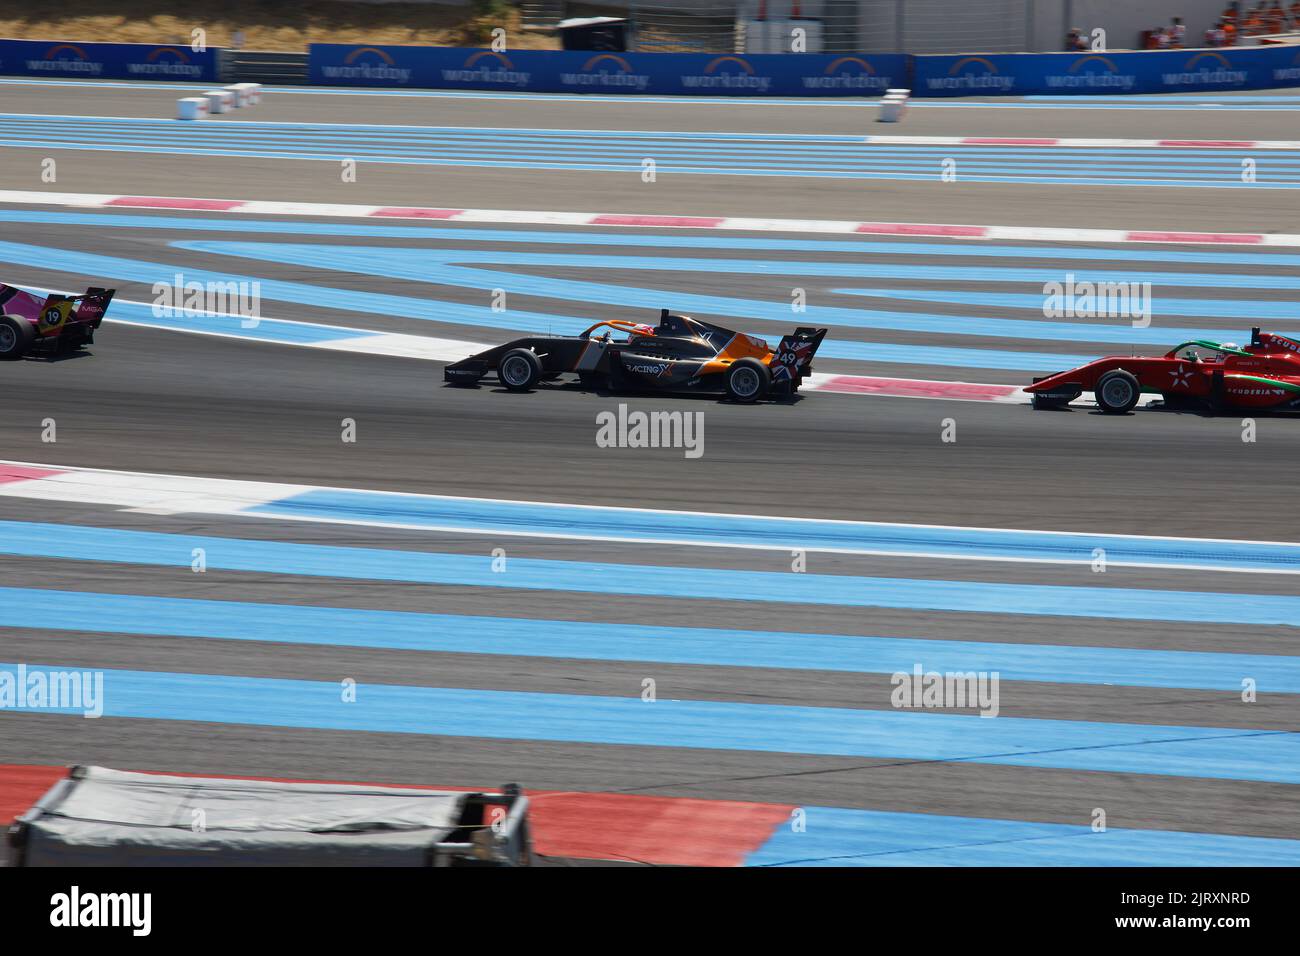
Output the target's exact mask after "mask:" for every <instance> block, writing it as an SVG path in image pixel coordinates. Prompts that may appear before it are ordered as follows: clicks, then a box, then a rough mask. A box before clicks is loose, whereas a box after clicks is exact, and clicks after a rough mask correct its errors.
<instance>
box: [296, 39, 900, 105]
mask: <svg viewBox="0 0 1300 956" xmlns="http://www.w3.org/2000/svg"><path fill="white" fill-rule="evenodd" d="M310 51H311V52H310V65H311V82H312V83H315V84H321V85H330V86H390V87H391V86H398V87H402V86H405V87H417V88H434V89H452V90H499V91H518V92H533V93H655V94H659V95H680V94H705V95H710V96H719V95H726V96H875V95H879V94H881V93H883V92H884V91H885V90H886V89H888V88H890V87H894V86H900V85H902V84H903V83H904V82H905V80H906V78H907V60H908V58H907V57H906V56H904V55H902V54H883V55H875V54H873V55H869V56H868V55H861V56H858V55H853V56H842V55H830V54H814V53H790V54H783V53H776V54H772V53H765V54H751V55H746V56H740V55H734V54H707V53H582V52H576V51H561V50H516V51H510V52H505V53H495V52H493V51H491V50H481V49H459V48H452V47H414V46H382V47H380V46H350V45H345V44H332V43H313V44H312V45H311V47H310Z"/></svg>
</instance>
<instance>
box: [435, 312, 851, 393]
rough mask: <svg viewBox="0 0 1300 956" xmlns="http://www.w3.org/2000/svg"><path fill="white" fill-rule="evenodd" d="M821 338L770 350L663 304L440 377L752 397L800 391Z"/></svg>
mask: <svg viewBox="0 0 1300 956" xmlns="http://www.w3.org/2000/svg"><path fill="white" fill-rule="evenodd" d="M601 329H604V331H603V332H601V331H600V330H601ZM825 337H826V330H825V329H813V328H797V329H795V330H794V332H792V333H790V334H789V335H787V336H785V337H784V338H782V339H781V342H780V344H779V345H777V347H776V348H775V349H773V348H772V347H771V346H770V345H768V344H767V342H766V341H765V340H764V339H762V338H760V337H759V336H757V335H749V334H747V333H745V332H733V331H731V330H730V329H724V328H722V327H721V326H718V325H712V324H710V323H708V322H701V321H699V320H698V319H692V318H690V317H688V316H685V315H673V314H671V313H670V312H669V311H668V310H667V309H664V310H663V311H661V312H660V313H659V324H658V325H642V324H640V323H637V322H626V321H623V320H620V319H612V320H610V321H608V322H597V323H596V324H595V325H593V326H592V327H591V328H589V329H587V330H586V331H585V332H583V333H582V334H580V335H569V336H529V337H527V338H522V339H515V340H514V341H513V342H507V343H506V344H505V345H498V346H497V347H496V348H491V349H488V350H487V351H485V352H480V353H478V354H477V355H471V356H470V357H469V358H467V359H463V360H462V361H459V362H455V363H453V364H451V365H448V366H447V368H446V369H445V371H444V373H443V378H444V380H445V381H447V382H449V383H451V384H453V385H474V384H476V383H477V382H478V381H479V379H481V378H482V377H483V376H484V375H487V374H488V373H489V372H495V373H496V376H497V380H498V381H499V382H500V383H501V384H502V385H504V386H505V387H506V388H508V389H509V390H510V391H512V392H526V391H529V390H530V389H532V388H533V387H534V386H536V385H537V383H538V382H541V381H549V380H554V379H558V378H559V377H560V376H561V375H564V374H566V373H571V374H574V375H577V376H578V379H579V380H580V381H581V382H583V383H584V384H586V385H591V386H594V387H597V388H606V389H609V390H610V391H615V392H628V391H673V392H725V393H726V394H727V395H728V396H730V397H731V398H732V399H733V400H735V401H738V402H756V401H758V400H759V399H761V398H763V397H764V396H766V395H793V394H794V393H795V392H796V391H798V390H799V385H800V383H801V382H802V381H803V379H804V376H806V375H807V374H808V373H809V372H810V371H811V370H812V358H813V355H815V354H816V352H817V349H818V347H819V346H820V345H821V343H822V339H823V338H825Z"/></svg>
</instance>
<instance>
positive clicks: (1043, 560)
mask: <svg viewBox="0 0 1300 956" xmlns="http://www.w3.org/2000/svg"><path fill="white" fill-rule="evenodd" d="M6 467H14V468H16V469H17V470H18V471H19V474H20V475H21V473H22V470H24V469H37V470H42V471H46V472H48V473H47V474H43V475H40V476H37V477H18V478H6V475H5V469H6ZM309 492H336V493H338V492H341V493H352V494H362V495H370V496H374V497H375V498H376V499H389V500H392V501H393V502H394V503H406V504H408V505H409V504H410V503H416V502H421V501H424V502H430V503H437V502H457V503H467V504H470V505H473V506H475V508H476V510H484V511H486V510H488V509H490V507H491V506H492V505H512V506H518V505H522V506H527V507H533V508H538V509H543V510H548V509H557V510H558V509H566V510H574V511H596V512H602V513H609V512H614V513H618V514H626V515H629V516H635V515H671V516H673V517H677V518H687V519H690V518H699V519H713V518H718V517H722V518H738V519H744V520H748V521H753V522H755V523H758V524H760V525H762V524H766V523H770V524H771V525H773V526H775V525H777V524H778V523H781V522H794V523H797V524H801V525H807V526H809V528H811V529H815V528H818V527H822V526H827V527H830V526H835V527H839V528H843V529H845V530H846V531H851V530H852V529H854V528H857V529H861V531H862V532H863V533H864V535H866V534H869V532H870V531H872V530H874V529H880V530H890V531H893V530H901V531H908V530H937V531H941V532H951V533H954V534H955V535H960V534H963V533H969V534H991V535H994V536H1001V537H1002V538H1003V539H1004V542H1005V544H1007V545H1010V544H1013V543H1014V541H1015V536H1017V535H1021V534H1030V535H1043V536H1046V537H1058V538H1075V539H1078V538H1080V537H1082V538H1086V539H1102V540H1106V541H1117V542H1124V541H1128V542H1163V543H1176V544H1184V543H1185V544H1189V545H1199V546H1202V547H1207V546H1214V545H1247V546H1253V547H1265V548H1266V547H1280V548H1288V549H1290V548H1295V547H1297V546H1298V545H1297V543H1296V542H1289V541H1252V540H1242V539H1229V538H1190V537H1175V536H1167V535H1130V534H1110V533H1103V532H1091V531H1089V532H1072V531H1044V530H1038V529H1023V528H987V527H963V526H957V525H936V524H916V523H905V522H892V521H891V522H886V521H857V520H851V519H834V518H800V517H793V516H777V515H770V514H747V513H732V512H722V513H714V512H696V511H677V510H671V509H663V508H630V507H625V506H616V505H590V504H569V503H565V502H554V501H526V500H523V501H521V500H519V499H497V498H474V497H468V496H462V495H431V494H418V493H411V492H392V491H374V490H370V489H363V488H340V487H337V486H328V485H300V484H286V483H278V482H260V481H246V480H240V479H227V478H204V477H197V476H189V475H166V474H157V473H149V472H128V471H116V470H109V469H98V468H80V467H76V466H63V465H47V464H36V463H33V462H20V461H6V460H0V497H9V498H20V499H34V500H39V501H42V502H67V503H74V504H83V505H86V504H89V505H105V506H109V507H116V508H119V509H120V510H122V511H125V512H131V513H137V514H161V515H177V514H206V515H221V516H226V517H230V516H239V517H248V518H263V519H269V520H277V521H303V522H308V523H313V524H342V525H353V526H364V527H382V528H389V529H401V530H417V531H437V532H447V533H454V534H484V535H487V534H490V535H494V536H500V535H505V536H508V537H525V538H547V539H561V540H576V541H603V542H610V543H622V544H664V545H690V546H696V547H711V548H725V549H741V550H759V551H787V550H788V549H789V539H790V538H791V535H792V531H791V530H790V529H782V530H781V531H780V536H781V541H779V542H775V543H769V542H766V541H764V540H762V535H761V533H760V534H759V535H756V540H753V541H736V540H734V539H733V538H731V537H727V536H720V535H718V534H717V533H708V532H706V533H701V534H697V535H694V536H691V535H688V534H683V535H680V536H677V537H663V538H658V537H656V538H644V537H639V536H633V535H620V534H616V533H612V532H611V533H609V534H587V533H576V532H565V531H559V530H544V531H543V530H533V531H523V530H519V529H518V528H517V527H516V526H515V525H514V524H513V523H511V524H510V525H509V526H498V525H496V524H493V522H492V520H491V519H490V518H489V519H486V520H485V521H484V522H483V524H482V525H481V526H478V525H465V524H461V523H448V524H437V523H419V522H410V521H401V520H395V521H385V520H381V519H379V518H374V517H372V518H368V519H367V518H351V517H328V516H322V515H294V514H285V513H280V512H276V513H264V512H261V511H251V510H249V509H253V508H259V507H263V506H266V505H270V504H273V503H275V502H279V501H283V500H284V499H287V498H293V497H297V496H300V495H303V494H307V493H309ZM402 510H408V511H409V508H407V509H402ZM395 513H396V512H395ZM510 520H511V522H513V519H510ZM998 544H999V542H997V541H992V542H984V543H982V544H972V545H971V547H972V549H973V550H976V551H978V550H979V548H981V547H983V548H989V547H994V546H997V545H998ZM807 550H811V551H815V552H818V553H828V554H855V555H870V556H881V557H902V558H914V559H925V560H931V559H940V560H967V561H985V562H992V563H998V564H1001V563H1012V564H1066V565H1081V564H1090V563H1091V562H1092V560H1093V558H1092V557H1091V555H1089V556H1086V557H1014V556H1008V555H1006V554H991V553H983V554H980V553H963V552H961V551H956V550H938V549H936V550H934V551H911V550H907V551H899V550H893V549H889V548H886V547H872V546H869V545H858V546H856V547H825V546H815V545H810V546H809V547H808V548H807ZM1109 563H1110V564H1112V565H1114V566H1117V567H1119V566H1123V567H1139V568H1160V569H1168V570H1179V571H1227V572H1235V573H1244V574H1288V575H1294V574H1300V569H1293V568H1285V567H1241V566H1235V565H1219V564H1212V563H1194V564H1187V563H1167V562H1155V561H1150V562H1148V561H1135V560H1131V559H1124V558H1122V557H1119V556H1112V557H1111V558H1110V559H1109Z"/></svg>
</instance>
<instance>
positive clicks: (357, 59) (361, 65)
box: [321, 46, 411, 84]
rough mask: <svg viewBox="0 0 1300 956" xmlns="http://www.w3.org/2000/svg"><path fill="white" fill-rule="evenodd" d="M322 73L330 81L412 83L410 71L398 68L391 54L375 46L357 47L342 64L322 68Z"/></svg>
mask: <svg viewBox="0 0 1300 956" xmlns="http://www.w3.org/2000/svg"><path fill="white" fill-rule="evenodd" d="M321 73H322V74H323V75H324V76H325V78H326V79H330V80H359V81H361V82H370V83H398V84H402V83H409V82H411V71H410V70H409V69H407V68H405V67H400V66H398V65H397V61H396V60H394V59H393V58H392V56H391V55H390V54H388V53H386V52H385V51H383V50H381V49H379V48H378V47H373V46H362V47H357V48H356V49H355V50H353V51H352V52H351V53H349V54H348V55H347V56H345V57H344V58H343V62H342V63H341V64H338V63H336V64H328V65H325V66H322V67H321Z"/></svg>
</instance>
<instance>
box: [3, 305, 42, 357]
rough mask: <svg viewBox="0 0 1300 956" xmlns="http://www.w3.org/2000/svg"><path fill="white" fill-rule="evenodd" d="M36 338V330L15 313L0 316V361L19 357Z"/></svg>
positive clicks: (25, 352)
mask: <svg viewBox="0 0 1300 956" xmlns="http://www.w3.org/2000/svg"><path fill="white" fill-rule="evenodd" d="M35 339H36V330H35V329H34V328H32V324H31V323H30V322H28V321H27V320H26V319H23V318H21V317H19V316H16V315H4V316H0V361H5V360H9V361H12V360H14V359H20V358H22V357H23V356H24V355H26V354H27V350H28V349H29V348H31V345H32V342H33V341H35Z"/></svg>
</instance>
